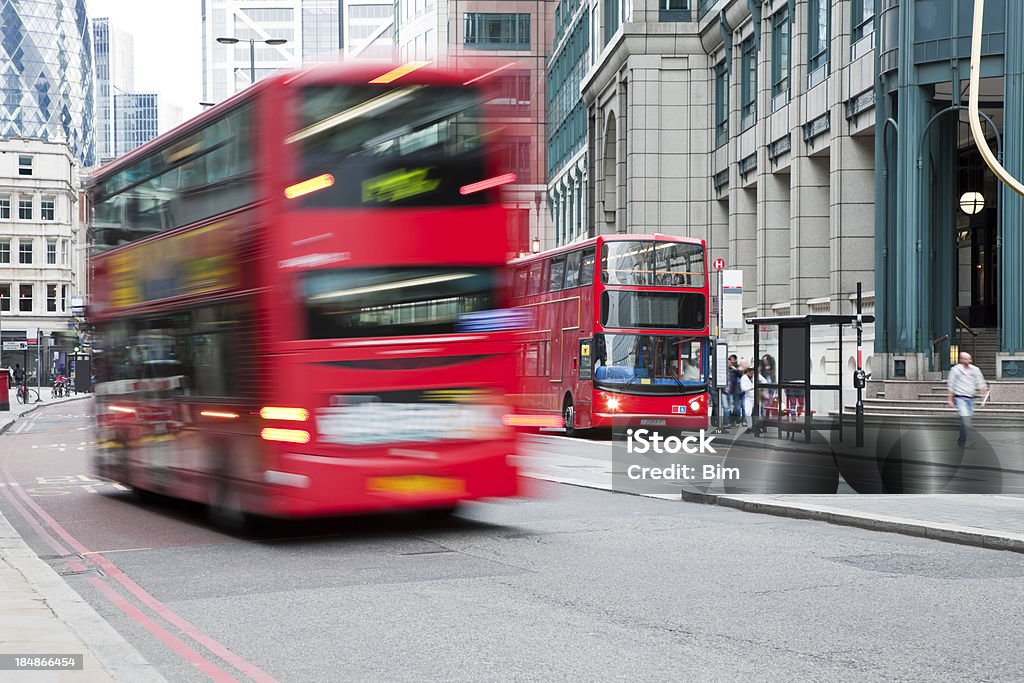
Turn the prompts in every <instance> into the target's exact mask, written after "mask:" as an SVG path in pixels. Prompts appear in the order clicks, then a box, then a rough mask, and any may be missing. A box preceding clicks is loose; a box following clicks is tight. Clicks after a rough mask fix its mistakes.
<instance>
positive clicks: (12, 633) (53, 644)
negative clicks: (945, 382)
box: [0, 387, 164, 683]
mask: <svg viewBox="0 0 1024 683" xmlns="http://www.w3.org/2000/svg"><path fill="white" fill-rule="evenodd" d="M42 396H43V398H44V401H43V402H42V403H36V404H34V405H21V404H19V403H18V402H17V401H16V400H15V392H14V390H11V392H10V400H11V410H10V412H3V413H0V433H3V432H5V431H7V430H8V429H10V428H11V426H12V425H14V424H15V423H16V422H17V421H18V418H20V417H21V416H23V415H26V414H30V413H32V412H34V411H35V410H37V409H39V408H43V407H46V406H49V405H54V404H56V403H66V402H68V401H75V400H82V399H86V398H90V397H91V396H92V394H78V395H72V396H70V397H68V398H60V399H50V398H49V389H48V388H46V387H44V388H43V390H42ZM3 438H7V437H3V436H0V439H3ZM3 483H4V484H6V483H7V482H3ZM3 494H4V495H5V496H7V497H11V496H13V495H15V494H11V493H10V491H9V490H6V489H5V490H4V491H3ZM0 614H2V615H3V620H2V621H0V654H36V655H80V656H81V658H82V660H83V667H82V669H80V670H66V671H33V672H31V673H27V672H14V673H10V674H9V675H8V676H7V678H8V679H10V680H18V679H20V678H26V679H30V680H34V681H57V682H60V683H63V682H65V681H90V683H91V682H92V681H115V680H120V681H163V680H164V679H163V677H162V676H160V675H159V674H158V673H157V672H156V670H155V669H153V667H152V666H151V665H150V664H148V663H147V662H146V661H145V660H144V659H143V658H142V656H141V655H140V654H139V653H138V651H137V650H135V648H134V647H132V646H131V645H130V644H129V643H128V642H127V641H126V640H124V638H123V637H122V636H121V635H120V634H119V633H117V631H115V630H114V628H113V627H112V626H110V624H108V623H107V622H106V620H105V619H103V617H101V616H100V615H99V614H98V613H97V612H96V610H94V609H93V608H92V607H91V606H90V605H89V604H88V603H87V602H86V601H85V600H84V599H82V597H81V596H80V595H78V593H76V592H75V590H74V589H72V588H71V586H69V585H68V584H67V583H66V582H65V581H64V579H62V578H61V577H60V576H58V575H57V573H56V572H55V571H54V570H53V568H52V567H50V566H49V565H48V564H46V562H44V561H43V560H42V559H40V558H39V557H38V556H37V555H36V554H35V553H34V552H33V551H32V549H31V548H29V546H28V544H26V543H25V541H24V540H23V539H22V538H21V536H20V535H19V534H18V531H17V530H16V529H15V528H14V527H13V526H11V523H10V522H9V521H8V520H7V519H6V518H5V517H4V516H3V515H2V514H0ZM7 673H8V672H4V674H7ZM19 674H20V676H19ZM0 675H2V674H0Z"/></svg>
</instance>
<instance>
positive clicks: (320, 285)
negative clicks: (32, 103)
mask: <svg viewBox="0 0 1024 683" xmlns="http://www.w3.org/2000/svg"><path fill="white" fill-rule="evenodd" d="M467 81H472V82H471V83H467ZM482 84H483V81H480V80H479V79H478V78H474V79H467V78H466V77H464V76H459V75H458V74H454V73H446V72H438V71H431V70H429V69H427V68H423V64H421V63H414V64H411V65H406V66H403V67H398V68H395V69H387V68H383V69H382V68H381V67H380V66H364V67H356V68H352V67H341V66H330V67H318V68H315V69H311V70H307V71H303V72H299V73H292V74H282V75H279V76H275V77H271V78H268V79H266V80H264V81H261V82H260V83H258V84H257V85H255V86H253V87H251V88H249V89H248V90H246V91H244V92H243V93H240V94H239V95H237V96H235V97H234V98H232V99H230V100H228V101H226V102H224V103H222V104H220V105H218V106H216V107H214V108H212V109H210V110H208V111H206V112H204V113H203V114H202V115H200V116H198V117H196V118H195V119H194V120H192V121H190V122H188V123H186V124H184V125H183V126H181V127H179V128H177V129H175V130H174V131H171V132H170V133H168V134H167V135H165V136H162V137H160V138H157V139H156V140H154V141H152V142H150V143H148V144H147V145H145V146H143V147H142V148H140V149H139V150H137V151H136V152H134V153H132V154H131V155H129V156H127V157H125V158H122V159H120V160H118V161H116V162H114V163H112V164H111V165H109V166H107V167H105V168H103V169H101V170H100V171H99V172H98V173H97V174H96V175H95V177H93V178H92V179H91V182H90V193H91V200H92V204H93V207H94V223H93V229H94V237H93V245H94V253H93V254H92V256H91V260H90V265H91V271H92V275H93V277H92V290H91V291H92V295H91V301H90V307H89V316H90V319H91V322H92V323H93V325H94V329H95V343H94V366H95V371H96V379H97V385H96V401H97V414H98V422H99V425H98V426H99V443H100V449H99V451H98V455H97V457H96V470H97V472H98V473H99V474H101V475H103V476H105V477H108V478H111V479H114V480H117V481H120V482H124V483H127V484H130V485H131V486H132V487H135V488H136V489H139V490H141V491H143V492H145V491H148V492H155V493H159V494H166V495H169V496H173V497H179V498H184V499H190V500H194V501H199V502H203V503H209V504H210V506H211V508H212V509H213V510H215V511H216V512H217V513H218V514H219V515H220V516H222V517H239V516H244V515H246V514H250V513H254V514H257V515H262V516H272V517H303V516H313V515H328V514H335V513H348V512H357V511H368V510H376V509H385V508H437V509H448V508H451V507H452V506H454V505H456V504H457V503H459V502H460V501H465V500H471V499H479V498H487V497H496V496H511V495H516V494H517V492H518V491H519V485H518V478H517V473H516V470H515V468H514V466H513V464H512V463H511V462H510V459H509V456H510V455H513V454H514V453H515V451H516V446H515V443H516V442H515V435H514V433H513V431H512V430H511V428H509V427H507V426H505V425H504V424H503V418H504V416H505V415H506V413H507V412H508V409H507V402H508V399H507V395H508V392H509V391H510V389H512V388H513V386H514V382H515V375H514V355H513V352H514V350H515V348H516V346H515V341H514V338H513V335H514V334H515V333H514V332H513V331H512V330H513V329H514V328H515V326H516V324H517V322H516V321H517V319H518V317H521V315H519V313H518V312H517V311H514V310H511V309H509V308H508V305H509V301H508V297H509V291H508V286H507V281H508V276H507V265H506V262H507V258H508V249H509V246H508V240H507V236H506V212H505V211H504V210H503V209H502V208H501V205H500V198H499V196H498V194H497V193H498V192H499V190H498V189H497V188H498V186H499V185H501V184H503V183H505V182H509V181H510V180H512V179H514V176H513V177H511V178H510V177H509V176H507V175H503V174H502V173H501V172H500V169H498V168H497V167H496V164H497V158H496V154H495V153H494V150H493V139H492V137H491V136H490V134H489V131H488V130H487V129H486V127H485V119H484V118H483V116H482V112H481V107H482V105H483V104H484V102H485V100H486V97H487V95H486V94H485V92H484V90H482V89H481V86H482Z"/></svg>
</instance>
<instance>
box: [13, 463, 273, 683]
mask: <svg viewBox="0 0 1024 683" xmlns="http://www.w3.org/2000/svg"><path fill="white" fill-rule="evenodd" d="M3 470H4V476H5V477H7V478H8V479H10V476H9V473H8V472H7V471H6V470H7V468H6V467H4V468H3ZM15 491H16V492H17V494H18V495H19V496H20V497H21V498H22V499H23V500H24V503H25V505H27V506H28V507H29V508H31V509H32V510H33V511H34V512H35V513H36V514H37V515H38V516H39V518H40V519H42V520H43V521H44V522H45V523H46V524H47V526H49V527H50V528H51V529H53V531H54V532H56V533H57V535H58V536H60V537H61V538H62V539H64V541H65V542H66V543H67V544H68V545H69V546H71V548H72V549H74V550H75V552H77V553H80V554H85V553H88V552H90V551H89V549H88V548H86V547H85V546H84V545H82V543H81V542H80V541H79V540H78V539H77V538H75V537H74V536H72V535H71V534H70V533H69V532H68V530H67V529H65V528H64V527H63V526H61V524H60V523H59V522H57V520H55V519H54V518H53V517H51V516H50V515H49V513H47V512H46V510H44V509H43V508H41V507H40V506H39V504H38V503H36V502H35V501H34V500H32V498H30V497H29V495H28V494H27V493H25V492H24V491H22V490H21V488H20V487H19V488H17V489H15ZM4 493H5V494H8V495H9V493H8V491H7V490H6V489H5V490H4ZM15 507H16V508H18V511H19V512H21V514H22V515H23V516H25V515H26V512H25V510H24V509H23V508H21V506H18V505H16V506H15ZM26 518H27V519H28V520H29V521H30V522H33V523H34V524H35V522H34V520H32V519H31V517H26ZM44 533H45V532H44ZM61 554H63V555H66V554H67V552H66V551H65V552H63V553H61ZM92 559H93V562H95V563H96V564H97V565H99V566H100V568H101V569H103V571H104V572H105V573H106V574H107V576H109V577H110V578H112V579H114V580H115V581H117V582H118V583H120V584H121V585H122V586H124V587H125V588H126V589H127V590H128V592H129V593H131V594H132V595H134V596H135V597H136V598H138V599H139V601H141V602H142V604H144V605H146V606H147V607H149V608H150V609H151V610H153V612H155V613H156V614H157V615H158V616H160V617H161V618H163V619H164V620H166V621H167V622H168V623H170V624H173V625H174V626H175V627H177V628H178V629H180V630H181V632H182V633H184V634H185V635H187V636H189V637H190V638H192V639H193V640H194V641H196V642H197V643H199V644H200V645H202V646H203V647H204V648H206V649H207V650H209V651H210V652H212V653H213V654H215V655H217V656H218V657H220V658H221V659H223V660H224V661H225V662H226V663H227V664H229V665H230V666H233V667H234V668H236V669H238V670H239V671H241V672H242V673H244V674H245V675H246V676H248V677H249V678H251V679H252V680H254V681H256V682H257V683H277V679H275V678H274V677H273V676H271V675H270V674H268V673H267V672H266V671H264V670H263V669H260V668H259V667H258V666H256V665H255V664H252V663H251V662H248V661H247V660H245V659H243V658H242V657H240V656H238V655H236V654H235V653H234V652H232V651H231V650H229V649H228V648H227V647H226V646H224V645H222V644H221V643H220V642H218V641H216V640H214V639H213V638H211V637H210V636H208V635H206V634H205V633H203V632H202V631H200V630H199V629H198V628H196V627H195V626H193V625H192V624H191V623H189V622H188V621H186V620H185V619H184V618H182V617H181V616H179V615H178V614H177V613H175V612H174V611H173V610H171V609H170V608H169V607H168V606H167V605H165V604H163V603H162V602H160V601H159V600H157V599H156V598H154V597H153V596H152V595H150V594H149V593H148V592H146V590H145V589H144V588H143V587H142V586H140V585H139V584H137V583H135V582H134V581H133V580H132V579H131V578H130V577H129V576H128V575H127V574H125V573H124V572H123V571H121V570H120V569H118V567H117V565H115V564H114V563H113V562H111V561H110V560H108V559H107V558H105V557H103V556H102V555H93V557H92Z"/></svg>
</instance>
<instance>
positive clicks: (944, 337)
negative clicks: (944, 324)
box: [932, 334, 949, 349]
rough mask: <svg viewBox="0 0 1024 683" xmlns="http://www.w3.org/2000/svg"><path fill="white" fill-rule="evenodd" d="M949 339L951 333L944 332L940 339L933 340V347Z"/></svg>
mask: <svg viewBox="0 0 1024 683" xmlns="http://www.w3.org/2000/svg"><path fill="white" fill-rule="evenodd" d="M948 339H949V335H948V334H944V335H942V336H941V337H939V338H938V339H933V340H932V348H933V349H934V348H935V347H936V346H938V345H939V344H942V343H944V342H946V341H947V340H948Z"/></svg>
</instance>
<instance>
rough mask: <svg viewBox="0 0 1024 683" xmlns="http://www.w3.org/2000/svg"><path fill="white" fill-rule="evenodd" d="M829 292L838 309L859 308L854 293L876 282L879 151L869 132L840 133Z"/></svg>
mask: <svg viewBox="0 0 1024 683" xmlns="http://www.w3.org/2000/svg"><path fill="white" fill-rule="evenodd" d="M830 164H831V168H832V173H831V176H830V181H831V185H830V188H829V196H830V201H831V205H832V206H831V211H830V215H831V225H830V232H829V261H830V263H829V291H830V295H831V298H832V302H833V309H832V312H833V313H853V312H854V306H853V304H851V303H850V295H853V294H856V292H857V282H861V283H862V284H863V287H864V291H870V290H873V289H874V283H875V272H874V271H875V251H874V249H875V244H874V240H875V225H874V218H875V216H874V204H875V187H874V182H875V169H874V166H875V150H874V140H873V139H872V138H868V137H851V136H849V135H838V136H836V137H833V138H832V149H831V161H830Z"/></svg>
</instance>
